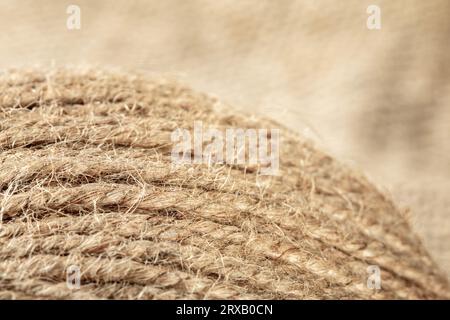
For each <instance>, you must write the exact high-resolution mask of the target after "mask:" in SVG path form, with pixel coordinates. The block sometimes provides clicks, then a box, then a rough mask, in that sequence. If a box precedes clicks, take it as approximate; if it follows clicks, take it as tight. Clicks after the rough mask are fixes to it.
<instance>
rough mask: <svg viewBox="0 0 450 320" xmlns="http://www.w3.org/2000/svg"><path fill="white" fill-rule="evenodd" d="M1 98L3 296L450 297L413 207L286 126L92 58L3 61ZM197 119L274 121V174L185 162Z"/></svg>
mask: <svg viewBox="0 0 450 320" xmlns="http://www.w3.org/2000/svg"><path fill="white" fill-rule="evenodd" d="M0 103H1V108H0V151H1V152H0V189H1V193H0V206H1V209H0V218H1V228H0V298H4V299H5V298H6V299H10V298H15V299H24V298H31V299H36V298H39V299H41V298H42V299H48V298H51V299H60V298H61V299H91V298H93V299H103V298H106V299H355V298H356V299H387V298H394V299H397V298H399V299H403V298H408V299H409V298H430V299H433V298H448V297H449V287H448V284H447V282H446V279H445V277H444V276H442V274H441V273H440V271H439V269H438V267H437V266H436V265H435V263H434V262H433V261H432V259H431V258H430V256H429V255H428V253H427V252H426V251H425V250H424V248H423V246H422V244H421V241H420V240H419V239H418V238H417V237H416V235H415V234H414V233H413V232H412V231H411V228H410V226H409V224H408V221H407V218H406V214H405V212H403V211H401V210H399V209H398V208H397V207H396V206H395V204H394V203H393V202H392V201H391V200H390V199H389V197H388V196H386V195H385V194H383V193H381V192H380V191H378V190H377V188H375V187H374V186H373V185H372V184H371V183H370V182H368V181H367V179H366V178H364V176H363V175H362V174H360V173H359V172H357V171H354V170H351V169H349V168H346V167H345V166H343V165H341V164H340V163H338V162H336V161H335V160H334V159H333V158H332V157H330V156H328V155H327V154H325V153H323V152H321V151H319V150H317V149H316V148H314V147H313V146H312V144H311V143H310V142H308V141H306V140H305V139H303V138H301V137H299V136H297V135H296V134H294V133H292V132H290V131H289V130H287V129H285V128H283V127H282V125H280V124H277V123H273V122H271V121H269V120H264V119H257V118H254V117H247V116H244V115H242V113H241V112H238V111H235V110H233V109H231V108H230V107H229V106H227V105H225V104H223V103H220V102H219V101H217V100H216V99H215V98H211V97H208V96H206V95H203V94H199V93H196V92H194V91H192V90H190V89H189V88H186V87H184V86H181V85H179V84H177V83H174V82H172V81H169V80H164V79H162V80H161V79H159V80H154V79H153V80H152V79H146V78H144V77H140V76H132V75H127V74H117V73H114V72H99V71H93V70H47V71H36V70H31V71H29V70H28V71H23V70H15V71H14V70H12V71H8V72H3V73H2V74H1V75H0ZM195 121H201V122H202V123H203V125H205V126H206V125H207V126H211V127H214V128H217V129H219V130H222V129H225V128H244V129H246V128H279V129H280V130H281V131H280V138H281V140H280V154H279V160H280V164H279V175H277V176H270V175H269V176H262V175H260V170H259V169H258V168H255V167H252V166H246V165H233V164H229V163H224V164H218V163H216V164H209V165H208V164H189V165H178V166H174V165H173V159H172V158H171V151H172V148H173V144H174V143H173V141H172V140H171V134H172V133H173V132H174V130H176V129H177V128H183V129H188V130H191V129H192V128H193V126H194V122H195ZM269 138H270V137H269ZM74 270H75V271H77V272H78V273H77V272H75V273H74V274H75V276H76V275H77V274H78V275H79V279H78V280H79V283H77V282H76V281H75V282H70V281H72V280H73V278H71V276H72V274H71V272H72V271H74ZM377 270H379V271H380V274H379V277H378V275H377V272H376V271H377ZM373 272H374V273H373ZM373 277H377V278H376V279H375V278H373ZM377 279H378V280H379V281H378V280H377ZM69 280H70V281H69ZM377 281H378V282H377ZM371 284H372V285H371ZM373 284H375V285H373Z"/></svg>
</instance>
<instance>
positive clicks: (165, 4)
mask: <svg viewBox="0 0 450 320" xmlns="http://www.w3.org/2000/svg"><path fill="white" fill-rule="evenodd" d="M69 4H72V3H69V2H67V3H66V2H65V1H2V2H1V4H0V28H1V30H2V32H1V33H0V49H1V50H0V66H1V67H2V68H9V67H11V66H14V65H22V64H27V65H29V64H35V63H39V64H42V65H44V66H49V65H51V64H55V65H57V66H62V65H66V64H75V65H76V64H80V63H88V64H94V65H95V64H102V65H107V66H113V67H121V68H128V69H134V70H139V71H144V72H148V73H153V72H164V73H166V74H169V75H172V76H174V77H178V78H181V79H182V80H183V81H185V82H187V83H189V84H191V85H192V86H194V88H197V89H201V90H202V91H205V92H209V93H215V94H217V95H218V96H220V97H221V98H223V99H224V100H226V101H229V102H231V103H233V104H234V105H236V106H241V108H242V109H243V110H245V111H247V112H255V113H259V114H265V115H269V116H271V117H273V118H275V119H277V120H279V121H281V122H284V123H285V124H286V125H287V126H289V127H291V128H293V129H295V130H298V131H301V133H303V134H305V135H309V136H310V137H312V138H313V139H315V140H316V141H317V142H318V143H319V144H320V145H322V146H323V147H325V148H326V149H327V150H330V151H331V152H332V153H333V154H334V155H335V156H336V157H338V158H339V159H341V160H343V161H347V162H350V163H352V165H354V166H357V167H360V168H362V169H363V170H364V171H366V172H368V173H369V175H370V176H371V178H372V179H373V180H374V181H376V182H377V183H378V184H380V185H382V186H384V187H386V188H388V190H390V191H391V192H392V194H393V195H394V197H395V198H396V199H397V201H399V202H400V203H402V204H405V205H407V206H410V207H411V208H412V219H413V221H414V226H415V228H416V229H417V230H418V232H419V233H420V234H421V235H422V236H423V237H424V239H425V243H426V245H427V247H428V248H429V249H430V250H431V252H432V253H433V255H434V257H435V259H436V260H438V261H439V262H440V263H441V265H442V266H443V267H444V268H445V269H446V270H447V271H448V270H449V269H450V250H449V249H450V241H449V240H450V217H449V209H448V208H449V207H450V202H449V201H450V200H449V198H448V191H449V189H450V170H449V166H450V147H449V142H448V138H449V132H450V128H449V123H450V106H449V103H450V94H449V93H450V84H449V81H448V80H449V68H450V66H449V59H448V49H449V43H450V42H449V39H450V19H449V17H448V15H449V14H450V13H449V12H450V2H448V1H447V0H433V1H420V0H411V1H395V2H394V1H382V0H380V1H377V2H376V4H377V5H379V6H380V7H381V9H382V29H381V30H380V31H369V30H367V28H366V18H367V13H366V8H367V6H368V5H369V4H373V2H372V1H356V0H348V1H345V2H344V1H343V2H336V1H331V0H329V1H328V0H320V1H312V0H311V1H282V2H274V1H270V2H269V1H265V2H263V1H239V2H232V1H220V3H217V2H213V1H190V2H183V1H124V0H122V1H114V3H111V2H109V1H95V2H93V1H77V2H76V3H74V4H77V5H79V6H80V7H81V14H82V27H81V30H76V31H69V30H67V29H66V18H67V14H66V7H67V5H69ZM250 108H251V109H250Z"/></svg>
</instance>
